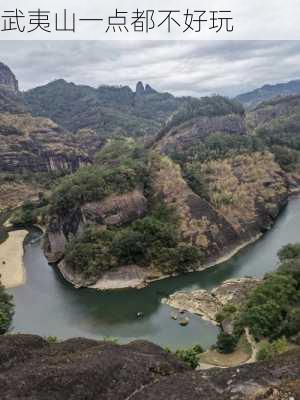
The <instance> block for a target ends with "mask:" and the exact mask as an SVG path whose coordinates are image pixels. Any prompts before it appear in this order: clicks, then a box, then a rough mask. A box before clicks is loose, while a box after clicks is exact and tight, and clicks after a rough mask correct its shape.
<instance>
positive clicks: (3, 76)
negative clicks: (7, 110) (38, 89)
mask: <svg viewBox="0 0 300 400" xmlns="http://www.w3.org/2000/svg"><path fill="white" fill-rule="evenodd" d="M0 86H5V87H6V88H8V89H11V90H12V91H14V92H18V90H19V85H18V81H17V79H16V77H15V75H14V74H13V73H12V71H11V70H10V68H9V67H8V66H7V65H5V64H3V63H1V62H0Z"/></svg>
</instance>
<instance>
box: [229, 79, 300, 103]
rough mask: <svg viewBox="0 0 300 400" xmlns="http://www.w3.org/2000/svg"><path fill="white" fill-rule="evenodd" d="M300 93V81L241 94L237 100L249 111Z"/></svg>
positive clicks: (266, 86)
mask: <svg viewBox="0 0 300 400" xmlns="http://www.w3.org/2000/svg"><path fill="white" fill-rule="evenodd" d="M299 93H300V79H298V80H294V81H290V82H287V83H278V84H275V85H264V86H262V87H260V88H258V89H255V90H252V91H251V92H248V93H243V94H240V95H239V96H237V97H236V98H235V100H238V101H239V102H240V103H242V104H243V106H244V107H245V108H247V109H252V108H254V107H255V106H256V105H257V104H259V103H261V102H263V101H267V100H271V99H273V98H274V97H277V96H289V95H293V94H299Z"/></svg>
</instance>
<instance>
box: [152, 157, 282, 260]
mask: <svg viewBox="0 0 300 400" xmlns="http://www.w3.org/2000/svg"><path fill="white" fill-rule="evenodd" d="M198 173H199V175H200V176H201V178H202V179H203V180H205V182H206V191H205V193H204V192H203V194H202V196H201V193H199V195H198V194H196V193H195V192H193V191H192V190H191V188H190V187H189V186H188V184H187V182H186V181H185V180H184V178H183V176H182V172H181V169H180V167H179V166H178V165H176V164H175V163H174V162H173V161H171V160H170V159H169V158H168V157H165V156H164V157H160V158H156V161H154V162H153V165H152V177H153V181H154V188H155V189H154V191H155V192H156V193H157V194H159V195H161V196H162V198H163V199H164V201H165V202H166V203H167V204H168V205H170V206H173V207H175V208H176V210H177V212H178V215H179V217H180V231H181V235H182V238H183V240H187V241H189V242H191V243H193V244H194V245H196V246H198V247H200V248H201V250H202V251H203V252H204V253H205V255H206V263H207V262H208V263H210V262H213V261H217V259H218V258H219V257H222V256H224V255H226V254H229V253H230V252H231V251H232V250H233V249H234V248H236V247H238V246H239V245H241V244H243V243H247V242H248V241H249V240H251V239H253V238H255V237H256V236H257V235H258V234H260V233H261V232H263V231H264V230H265V229H267V228H268V227H269V226H270V225H271V224H272V223H273V222H274V220H275V218H276V216H277V215H278V213H279V211H280V210H281V208H282V207H283V206H284V205H285V204H286V202H287V196H288V184H287V181H286V178H285V175H284V174H283V172H282V170H281V169H280V167H279V166H278V165H277V164H276V163H275V162H274V158H273V156H272V155H271V154H270V153H253V154H251V155H241V156H236V157H233V158H229V159H225V160H217V161H211V162H206V163H203V164H200V165H199V171H198Z"/></svg>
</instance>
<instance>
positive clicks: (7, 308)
mask: <svg viewBox="0 0 300 400" xmlns="http://www.w3.org/2000/svg"><path fill="white" fill-rule="evenodd" d="M13 315H14V305H13V303H12V296H11V295H9V294H8V293H7V292H6V290H5V289H4V287H3V286H2V285H1V284H0V334H1V335H2V334H4V333H5V332H7V331H8V329H9V327H10V324H11V321H12V318H13Z"/></svg>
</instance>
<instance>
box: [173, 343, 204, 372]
mask: <svg viewBox="0 0 300 400" xmlns="http://www.w3.org/2000/svg"><path fill="white" fill-rule="evenodd" d="M201 353H203V349H202V347H201V346H200V345H196V346H194V347H192V348H191V349H179V350H176V351H175V355H176V357H178V358H179V359H180V360H182V361H183V362H185V363H187V364H188V365H189V366H190V367H191V368H193V369H196V368H197V366H198V364H199V355H200V354H201Z"/></svg>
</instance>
